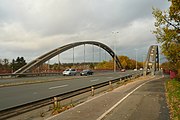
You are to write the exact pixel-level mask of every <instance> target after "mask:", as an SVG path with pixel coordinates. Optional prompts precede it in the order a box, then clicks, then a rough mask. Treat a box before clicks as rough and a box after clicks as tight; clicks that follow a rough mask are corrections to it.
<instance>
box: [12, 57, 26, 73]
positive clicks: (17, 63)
mask: <svg viewBox="0 0 180 120" xmlns="http://www.w3.org/2000/svg"><path fill="white" fill-rule="evenodd" d="M25 64H26V61H25V60H24V57H17V59H16V60H14V59H13V60H12V63H11V67H12V69H13V71H16V70H18V69H19V68H21V67H22V66H24V65H25Z"/></svg>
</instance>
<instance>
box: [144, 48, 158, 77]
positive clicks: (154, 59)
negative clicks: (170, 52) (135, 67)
mask: <svg viewBox="0 0 180 120" xmlns="http://www.w3.org/2000/svg"><path fill="white" fill-rule="evenodd" d="M148 69H149V70H150V72H151V75H154V74H155V73H154V72H155V71H157V70H159V50H158V45H152V46H150V47H149V50H148V54H147V58H146V61H145V64H144V73H143V74H144V75H146V74H147V71H148Z"/></svg>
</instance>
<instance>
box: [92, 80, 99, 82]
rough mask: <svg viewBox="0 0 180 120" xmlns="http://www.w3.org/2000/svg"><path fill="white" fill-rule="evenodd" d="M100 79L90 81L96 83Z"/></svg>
mask: <svg viewBox="0 0 180 120" xmlns="http://www.w3.org/2000/svg"><path fill="white" fill-rule="evenodd" d="M98 80H99V79H94V80H90V81H91V82H95V81H98Z"/></svg>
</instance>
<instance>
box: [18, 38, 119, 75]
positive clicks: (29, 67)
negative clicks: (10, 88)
mask: <svg viewBox="0 0 180 120" xmlns="http://www.w3.org/2000/svg"><path fill="white" fill-rule="evenodd" d="M85 44H91V45H95V46H98V47H100V48H102V49H104V50H105V51H107V52H108V53H109V54H110V55H111V56H112V58H113V59H114V60H115V61H116V64H117V67H118V68H120V69H122V65H121V63H120V61H119V59H118V57H117V55H115V53H114V51H113V50H112V49H111V48H110V47H108V46H107V45H105V44H103V43H100V42H96V41H85V42H75V43H71V44H67V45H64V46H62V47H59V48H57V49H54V50H52V51H50V52H48V53H46V54H44V55H42V56H40V57H38V58H37V59H35V60H33V61H31V62H29V63H28V64H26V65H25V66H23V67H21V68H20V69H18V70H17V71H15V72H14V74H23V73H26V72H30V71H31V70H32V69H35V68H37V67H38V66H40V65H41V64H43V63H45V62H46V61H48V60H49V59H51V58H53V57H55V56H56V55H58V54H60V53H62V52H64V51H66V50H69V49H71V48H73V47H76V46H80V45H85Z"/></svg>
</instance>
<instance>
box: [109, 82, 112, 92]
mask: <svg viewBox="0 0 180 120" xmlns="http://www.w3.org/2000/svg"><path fill="white" fill-rule="evenodd" d="M109 89H110V90H112V89H113V87H112V82H111V81H109Z"/></svg>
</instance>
